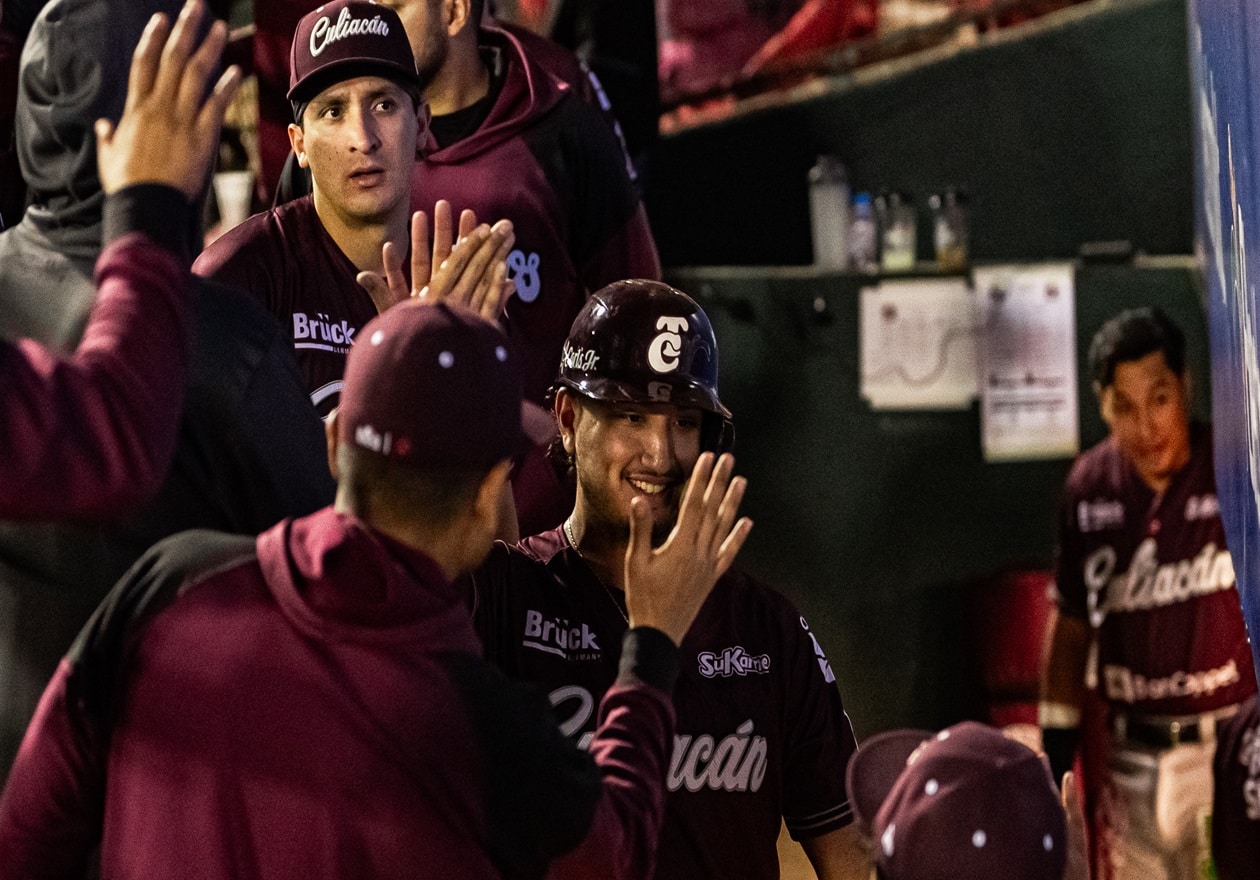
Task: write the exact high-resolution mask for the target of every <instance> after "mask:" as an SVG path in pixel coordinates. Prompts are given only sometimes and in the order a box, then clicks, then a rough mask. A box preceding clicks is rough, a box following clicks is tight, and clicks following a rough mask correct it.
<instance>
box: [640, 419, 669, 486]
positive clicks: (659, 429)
mask: <svg viewBox="0 0 1260 880" xmlns="http://www.w3.org/2000/svg"><path fill="white" fill-rule="evenodd" d="M674 448H675V443H674V432H673V430H672V422H671V419H670V418H669V417H668V416H663V415H660V414H658V413H652V414H650V415H649V416H648V419H647V429H646V430H645V431H644V432H643V455H642V457H643V463H644V464H645V465H647V466H649V467H652V468H653V469H656V470H659V471H661V472H664V471H665V470H667V469H670V468H672V467H673V464H674Z"/></svg>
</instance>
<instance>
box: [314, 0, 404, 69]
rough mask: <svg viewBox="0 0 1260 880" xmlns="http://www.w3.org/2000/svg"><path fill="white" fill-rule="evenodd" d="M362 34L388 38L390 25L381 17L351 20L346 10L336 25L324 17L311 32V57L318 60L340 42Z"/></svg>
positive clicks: (338, 17)
mask: <svg viewBox="0 0 1260 880" xmlns="http://www.w3.org/2000/svg"><path fill="white" fill-rule="evenodd" d="M360 34H375V35H377V36H380V37H387V36H389V25H388V24H386V23H385V22H384V21H383V20H382V19H381V17H380V16H379V15H378V16H376V17H374V18H351V17H350V10H349V9H345V8H343V9H342V10H341V15H339V16H337V23H336V24H333V23H332V22H331V21H329V19H328V16H324V17H323V18H321V19H320V20H319V21H317V22H315V27H314V29H313V30H312V31H311V57H312V58H318V57H319V55H320V53H321V52H323V51H324V50H325V49H327V48H328V47H329V46H331V45H332V44H333V43H336V42H337V41H338V40H344V39H345V38H346V37H356V36H359V35H360Z"/></svg>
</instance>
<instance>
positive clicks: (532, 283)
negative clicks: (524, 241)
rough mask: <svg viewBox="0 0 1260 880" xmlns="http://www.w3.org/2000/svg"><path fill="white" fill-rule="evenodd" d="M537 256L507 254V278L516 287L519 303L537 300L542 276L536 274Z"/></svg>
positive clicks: (520, 252) (515, 252)
mask: <svg viewBox="0 0 1260 880" xmlns="http://www.w3.org/2000/svg"><path fill="white" fill-rule="evenodd" d="M539 262H540V261H539V259H538V254H534V253H531V254H528V255H527V254H526V253H525V252H524V251H522V250H520V249H519V248H518V249H517V250H514V251H512V253H510V254H508V258H507V264H508V272H509V274H508V278H510V279H511V281H512V283H513V284H514V285H515V287H516V298H517V299H519V300H520V301H521V302H527V303H532V302H533V301H534V300H536V299H538V294H539V293H540V292H541V291H542V276H541V275H540V274H539V272H538V264H539Z"/></svg>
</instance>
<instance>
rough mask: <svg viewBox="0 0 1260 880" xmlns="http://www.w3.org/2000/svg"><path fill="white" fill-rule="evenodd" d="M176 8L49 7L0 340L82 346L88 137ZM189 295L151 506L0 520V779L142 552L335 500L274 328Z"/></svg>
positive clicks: (89, 295)
mask: <svg viewBox="0 0 1260 880" xmlns="http://www.w3.org/2000/svg"><path fill="white" fill-rule="evenodd" d="M181 5H182V4H181V2H179V0H54V2H52V3H50V4H49V5H48V6H47V7H46V8H45V9H44V10H43V12H42V13H41V14H40V16H39V18H38V19H37V20H36V22H35V25H34V27H33V29H32V31H31V34H30V36H29V38H28V40H27V44H26V49H25V55H24V64H23V67H22V71H21V80H20V83H19V88H20V93H19V100H18V118H17V130H18V150H19V158H20V160H21V163H22V168H23V173H24V175H25V177H26V180H27V182H28V184H29V186H30V189H31V192H32V196H33V198H34V204H33V205H32V206H31V207H30V208H29V209H28V210H27V212H26V214H25V216H24V217H23V219H22V221H21V222H20V223H19V224H18V225H17V226H15V227H14V228H13V229H10V230H8V231H6V232H4V233H0V335H2V336H4V337H7V338H15V337H20V336H26V337H31V338H34V339H36V340H37V341H39V342H42V343H44V344H46V345H49V346H51V347H53V348H55V349H58V350H61V351H63V352H65V351H69V350H71V349H73V348H74V346H75V345H76V343H77V342H78V340H79V337H80V335H81V333H82V331H83V327H84V325H85V322H86V318H87V314H88V310H89V309H90V307H91V305H92V302H93V299H94V296H95V289H94V286H93V282H92V270H93V266H94V265H95V262H96V258H97V256H98V254H99V253H100V250H101V232H102V225H101V223H102V206H103V201H104V199H103V195H102V192H101V188H100V183H99V181H98V180H97V177H96V150H95V138H94V136H93V134H92V125H93V122H94V121H95V119H96V118H98V117H101V116H106V117H109V118H112V119H114V120H117V119H118V117H119V116H120V115H121V110H122V104H123V101H124V98H125V92H126V82H127V73H128V67H129V65H130V58H131V50H132V47H134V46H135V44H136V43H137V42H138V40H139V36H140V33H141V31H142V29H143V27H144V25H145V24H146V22H147V21H148V19H149V17H150V16H151V15H152V14H153V13H154V12H158V11H162V12H167V13H169V14H171V15H174V14H177V13H178V12H179V9H180V7H181ZM194 217H195V215H194ZM194 233H195V230H193V229H192V228H190V229H189V230H188V234H189V236H190V237H191V236H192V235H193V234H194ZM198 286H199V291H198V292H197V296H196V306H195V314H194V316H193V326H194V334H195V338H194V341H193V351H192V361H191V363H190V376H189V384H188V388H187V392H186V403H185V407H184V413H183V417H182V421H181V425H180V433H179V437H178V440H177V445H176V451H175V457H174V461H173V463H172V465H171V468H170V471H169V473H168V474H167V476H166V479H165V482H164V483H163V485H162V487H161V489H159V491H158V494H157V496H156V498H154V500H153V501H152V502H150V503H149V504H148V505H146V506H145V507H144V508H143V509H141V510H138V511H134V510H133V511H121V510H120V511H118V512H117V515H116V517H115V518H114V519H113V520H111V521H108V522H99V523H92V524H87V523H79V524H69V523H55V524H53V523H49V524H44V525H34V526H32V525H21V526H19V525H11V524H0V775H2V774H3V770H4V768H6V767H7V766H8V763H9V761H10V759H11V756H12V754H13V752H14V751H15V750H16V747H17V743H18V741H19V739H20V737H21V734H22V730H23V729H24V727H25V725H26V722H27V720H28V719H29V717H30V715H31V713H32V712H33V711H34V708H35V703H36V700H37V699H38V696H39V693H40V691H41V689H42V688H43V685H44V683H45V682H46V681H47V680H48V677H49V676H50V675H51V674H52V673H53V670H54V669H55V668H56V665H57V659H58V658H59V657H60V655H61V654H62V652H64V650H65V648H66V646H67V645H68V644H69V643H70V640H71V639H72V638H73V637H74V633H75V632H77V631H78V629H79V628H80V627H81V626H82V624H83V622H84V620H86V619H87V617H88V615H89V614H90V613H91V610H92V608H93V607H95V605H96V603H97V602H98V601H99V600H100V598H101V596H103V595H104V594H105V592H106V591H107V590H108V589H109V587H110V586H111V585H112V584H113V583H114V582H115V581H116V580H117V579H118V577H119V576H120V575H121V574H122V573H123V572H124V571H126V569H127V568H128V566H130V565H131V563H132V562H133V561H134V560H135V559H136V558H137V557H138V556H139V555H140V554H142V553H143V552H144V551H145V550H146V549H147V548H148V547H149V546H150V545H151V544H153V543H154V542H155V541H157V540H158V539H160V538H162V537H164V536H166V535H169V534H172V533H174V532H177V531H182V530H184V529H188V528H196V527H208V528H216V529H221V530H225V531H232V532H239V533H257V532H259V531H261V530H262V529H264V528H266V527H267V526H269V525H271V524H272V523H274V522H276V521H277V520H279V519H281V518H283V517H284V516H287V515H294V514H300V513H305V512H309V511H311V510H314V509H316V508H318V507H319V506H321V505H322V504H325V503H327V502H328V500H329V499H331V497H332V491H333V485H332V479H331V477H330V475H329V474H328V467H327V464H326V459H325V453H324V448H323V442H322V438H321V435H320V426H319V421H318V419H317V417H316V416H315V414H314V412H313V410H312V409H311V406H310V402H309V400H308V399H307V397H306V394H305V391H304V390H303V387H302V383H301V380H300V379H299V377H298V375H297V372H296V369H295V368H294V366H293V363H292V356H291V355H290V353H289V350H288V346H287V344H286V341H285V339H284V336H283V333H282V332H281V330H280V328H279V326H278V325H277V324H276V323H275V321H274V320H273V319H272V318H271V317H270V316H269V315H268V314H267V313H266V312H265V311H263V310H262V309H261V308H260V307H259V306H258V305H257V304H256V303H254V302H253V301H252V300H251V298H250V297H248V296H246V295H245V294H243V293H239V292H237V291H233V290H230V289H227V288H221V287H215V286H213V285H210V284H207V283H204V282H199V283H198Z"/></svg>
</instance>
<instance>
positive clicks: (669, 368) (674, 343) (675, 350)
mask: <svg viewBox="0 0 1260 880" xmlns="http://www.w3.org/2000/svg"><path fill="white" fill-rule="evenodd" d="M690 327H691V325H690V324H688V323H687V319H686V318H671V317H666V316H662V317H660V318H658V319H657V320H656V329H657V330H662V331H664V332H662V333H658V334H657V336H656V338H655V339H653V340H652V344H651V345H649V346H648V366H650V367H651V368H652V369H653V370H655V371H656V372H658V373H672V372H673V371H674V370H676V369H678V356H679V355H681V354H682V336H681V335H679V334H681V333H682V332H683V331H684V330H687V329H689V328H690Z"/></svg>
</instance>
